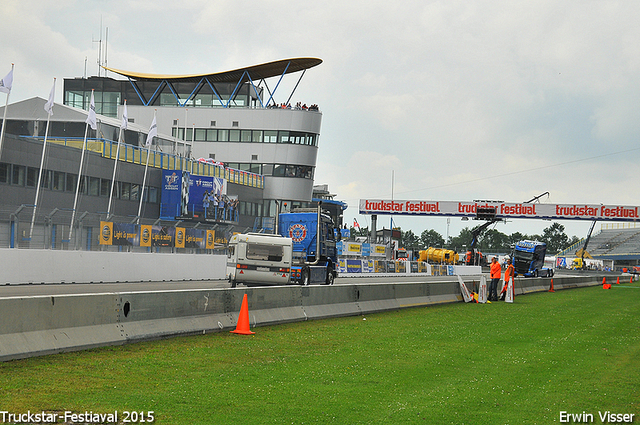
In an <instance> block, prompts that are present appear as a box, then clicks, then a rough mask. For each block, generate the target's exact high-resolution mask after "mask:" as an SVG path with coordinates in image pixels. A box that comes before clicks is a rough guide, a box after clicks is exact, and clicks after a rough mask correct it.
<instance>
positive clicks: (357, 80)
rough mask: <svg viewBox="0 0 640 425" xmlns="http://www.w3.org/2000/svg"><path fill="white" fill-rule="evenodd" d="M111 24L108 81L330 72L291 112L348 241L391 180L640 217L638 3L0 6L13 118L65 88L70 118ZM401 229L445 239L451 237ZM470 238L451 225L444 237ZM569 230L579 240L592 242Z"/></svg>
mask: <svg viewBox="0 0 640 425" xmlns="http://www.w3.org/2000/svg"><path fill="white" fill-rule="evenodd" d="M101 19H102V23H103V27H105V28H106V27H108V30H109V43H108V65H109V66H111V67H114V68H119V69H124V70H132V71H140V72H150V73H163V74H164V73H166V74H190V73H198V72H219V71H225V70H229V69H234V68H238V67H243V66H248V65H254V64H258V63H262V62H267V61H273V60H278V59H285V58H290V57H300V56H311V57H318V58H321V59H322V60H323V61H324V63H323V64H321V65H320V66H318V67H316V68H313V69H311V70H309V71H308V72H307V73H306V75H305V77H304V79H303V81H302V83H301V85H300V87H299V89H298V91H297V92H296V94H295V95H294V98H293V99H292V101H293V102H297V101H301V102H304V103H307V104H311V103H317V104H318V105H319V106H320V109H321V111H322V112H323V123H322V131H321V138H320V149H319V158H318V164H317V165H318V166H317V169H316V184H323V183H327V184H329V187H330V190H331V191H332V192H333V193H336V194H338V198H339V199H342V200H345V201H346V202H348V203H349V205H350V208H349V210H347V213H346V218H347V222H349V223H351V222H352V221H353V217H354V216H356V217H357V218H358V221H359V222H360V223H361V224H366V223H367V219H366V218H365V217H362V216H359V215H357V203H358V200H359V199H360V198H390V197H391V190H392V184H391V176H392V172H393V173H394V175H395V180H394V185H393V192H394V198H396V199H433V200H461V201H462V200H473V199H500V200H504V201H508V202H519V201H525V200H527V199H530V198H532V197H534V196H536V195H538V194H540V193H542V192H545V191H549V192H550V193H551V196H550V197H549V198H544V199H543V200H542V201H543V202H550V203H609V204H616V205H638V204H639V200H638V196H637V194H638V193H640V179H638V153H639V151H640V146H638V143H637V141H638V134H639V130H640V116H639V115H640V113H639V111H638V107H637V103H638V101H637V99H638V98H639V94H640V93H639V92H640V78H639V77H640V25H639V24H640V3H637V2H616V1H610V0H606V1H564V2H557V1H542V0H536V1H518V2H513V1H488V0H487V1H475V2H469V1H451V0H446V1H425V0H420V1H403V2H387V1H384V2H383V1H371V0H369V1H351V2H345V1H340V2H338V1H331V0H330V1H322V2H295V1H290V0H288V1H242V0H234V1H215V2H211V1H184V2H174V1H164V0H160V1H158V0H155V1H151V0H137V1H136V0H133V1H132V0H128V1H120V0H116V1H106V0H104V1H92V0H84V1H73V0H60V1H57V2H55V3H54V2H48V1H33V0H5V1H4V2H3V13H2V14H0V37H1V39H2V40H3V42H2V43H1V45H0V74H2V75H4V74H6V72H8V71H9V69H10V67H11V63H15V66H16V68H15V73H14V87H13V91H12V93H11V101H12V102H15V101H18V100H22V99H26V98H30V97H33V96H40V97H43V98H46V97H47V95H48V93H49V90H50V88H51V84H52V81H53V77H57V78H58V87H57V93H58V95H57V101H58V102H61V101H62V96H61V93H62V79H63V78H69V77H79V76H82V75H83V73H84V67H85V58H86V59H87V71H88V74H89V75H94V74H96V73H97V64H96V61H97V54H98V53H97V47H98V44H97V43H94V42H93V40H94V39H97V38H98V37H99V36H100V20H101ZM103 38H104V37H103ZM291 80H292V82H293V83H295V79H291ZM0 100H4V98H2V97H1V96H0ZM277 100H280V101H284V100H286V99H277ZM380 221H381V223H380V224H381V225H385V227H388V226H389V220H388V218H381V220H380ZM395 223H396V224H397V225H400V226H401V227H402V228H403V229H405V230H406V229H409V228H412V229H413V230H414V232H416V233H420V232H421V231H422V230H424V229H425V228H434V229H435V230H436V231H438V232H440V233H441V234H443V235H445V233H446V219H425V218H421V219H410V218H402V217H397V218H396V219H395ZM473 224H475V223H473V222H461V221H460V220H459V219H452V220H451V227H450V234H451V235H455V234H457V233H458V231H459V230H460V228H462V227H465V226H472V225H473ZM562 224H564V225H565V227H566V228H567V232H568V233H569V234H570V235H573V234H576V235H578V236H580V237H582V236H584V235H585V234H586V232H587V230H588V227H589V223H587V222H562ZM549 225H550V223H549V222H537V221H514V222H511V223H509V224H506V225H504V224H499V225H498V226H497V227H496V228H497V229H498V230H500V231H503V232H505V233H511V232H514V231H521V232H524V233H537V232H541V230H542V229H543V228H544V227H547V226H549Z"/></svg>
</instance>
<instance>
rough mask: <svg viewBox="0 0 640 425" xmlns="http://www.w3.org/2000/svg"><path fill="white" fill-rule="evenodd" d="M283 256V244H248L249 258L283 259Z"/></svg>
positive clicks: (263, 259) (264, 259)
mask: <svg viewBox="0 0 640 425" xmlns="http://www.w3.org/2000/svg"><path fill="white" fill-rule="evenodd" d="M282 256H283V252H282V246H280V245H262V244H257V243H248V244H247V259H249V260H262V261H282Z"/></svg>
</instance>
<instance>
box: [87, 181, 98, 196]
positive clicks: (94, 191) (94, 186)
mask: <svg viewBox="0 0 640 425" xmlns="http://www.w3.org/2000/svg"><path fill="white" fill-rule="evenodd" d="M89 195H91V196H99V195H100V179H99V178H97V177H89Z"/></svg>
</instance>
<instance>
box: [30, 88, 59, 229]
mask: <svg viewBox="0 0 640 425" xmlns="http://www.w3.org/2000/svg"><path fill="white" fill-rule="evenodd" d="M55 89H56V79H55V78H54V79H53V88H52V89H51V92H50V93H49V101H48V102H47V103H45V105H44V108H45V109H46V110H47V113H48V114H47V128H46V129H45V130H44V143H43V144H42V157H41V158H40V171H39V172H38V184H37V186H36V199H35V201H33V214H32V215H31V227H30V228H29V240H31V237H32V236H33V225H34V224H35V222H36V209H37V208H38V196H39V195H40V182H41V181H42V168H43V167H44V155H45V152H46V150H47V136H48V135H49V122H50V121H51V114H52V113H53V99H54V96H55Z"/></svg>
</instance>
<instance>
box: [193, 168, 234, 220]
mask: <svg viewBox="0 0 640 425" xmlns="http://www.w3.org/2000/svg"><path fill="white" fill-rule="evenodd" d="M225 183H226V181H225V180H224V179H222V178H220V177H209V176H191V178H190V181H189V212H190V213H194V214H196V213H204V206H205V204H207V200H208V208H213V207H214V200H213V198H212V197H211V195H217V196H220V195H226V193H227V186H226V184H225ZM205 195H206V198H205Z"/></svg>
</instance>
